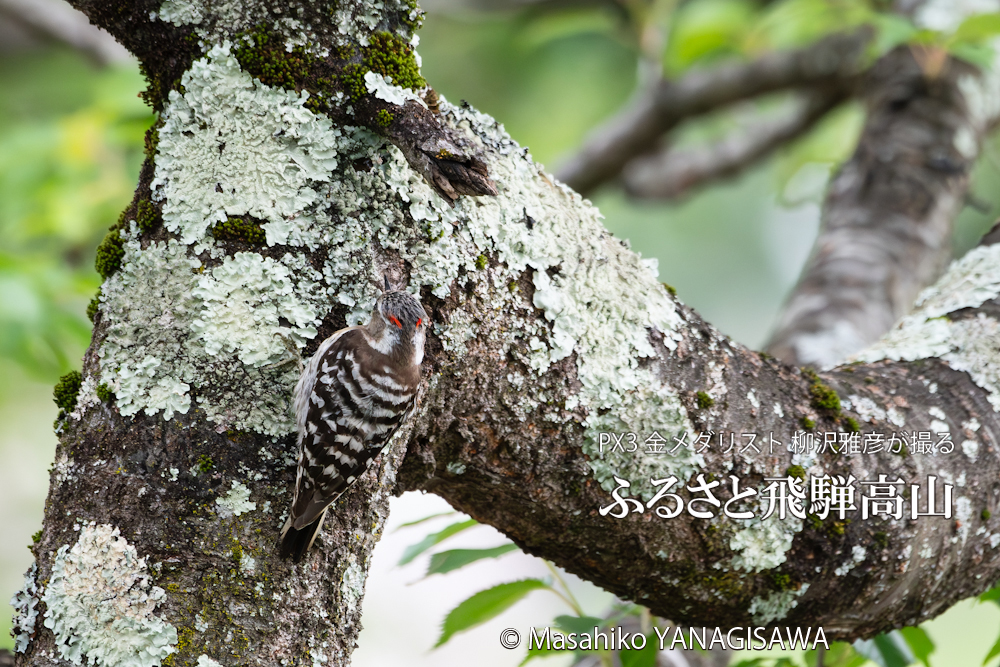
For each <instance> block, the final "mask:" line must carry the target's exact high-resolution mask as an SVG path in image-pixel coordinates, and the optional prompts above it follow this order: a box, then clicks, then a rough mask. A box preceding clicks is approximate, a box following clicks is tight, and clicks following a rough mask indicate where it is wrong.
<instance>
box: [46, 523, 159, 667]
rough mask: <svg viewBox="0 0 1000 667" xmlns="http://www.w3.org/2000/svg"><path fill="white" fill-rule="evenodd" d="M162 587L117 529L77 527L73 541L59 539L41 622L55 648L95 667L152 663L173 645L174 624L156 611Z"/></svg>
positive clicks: (150, 665) (152, 666) (70, 658)
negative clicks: (61, 543)
mask: <svg viewBox="0 0 1000 667" xmlns="http://www.w3.org/2000/svg"><path fill="white" fill-rule="evenodd" d="M165 598H166V592H165V591H164V590H163V589H162V588H159V587H158V586H153V585H151V584H150V581H149V571H148V569H147V567H146V559H145V558H140V557H139V555H138V553H137V552H136V550H135V547H133V546H131V545H130V544H129V543H128V541H127V540H126V539H125V538H124V537H121V536H120V535H119V533H118V529H117V528H115V527H113V526H110V525H108V524H101V525H97V524H94V523H91V524H87V525H84V526H82V527H81V529H80V537H79V539H78V540H77V541H76V543H75V544H74V545H73V546H72V548H71V547H70V546H69V545H66V546H62V547H60V548H59V550H58V551H57V552H56V556H55V559H54V560H53V563H52V575H51V577H50V579H49V583H48V585H47V586H46V589H45V594H44V596H43V597H42V601H43V602H45V605H46V607H47V609H48V611H47V612H46V616H45V627H47V628H49V629H50V630H51V631H52V634H53V635H54V637H55V646H56V649H57V650H58V651H59V655H60V656H61V657H62V658H63V659H65V660H68V661H70V662H72V663H74V664H77V665H82V664H84V662H87V663H88V664H92V665H97V666H98V667H155V666H156V665H159V664H160V663H161V662H162V661H163V659H164V658H166V657H167V656H168V655H170V654H171V653H173V652H174V646H175V645H176V644H177V629H176V628H175V627H174V626H172V625H170V624H169V623H166V622H165V621H163V620H162V619H161V618H159V617H158V616H157V615H156V613H155V611H156V607H157V606H159V605H160V604H161V603H162V602H163V601H164V600H165Z"/></svg>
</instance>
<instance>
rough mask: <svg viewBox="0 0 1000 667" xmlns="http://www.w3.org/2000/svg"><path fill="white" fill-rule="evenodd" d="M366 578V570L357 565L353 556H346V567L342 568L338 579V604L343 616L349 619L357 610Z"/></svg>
mask: <svg viewBox="0 0 1000 667" xmlns="http://www.w3.org/2000/svg"><path fill="white" fill-rule="evenodd" d="M367 576H368V571H367V569H366V568H362V567H360V566H359V565H358V560H357V558H356V557H355V556H354V554H348V555H347V567H345V568H344V573H343V574H342V575H341V577H340V603H341V609H343V610H344V614H345V616H347V617H350V616H352V615H353V614H354V612H355V611H356V610H357V608H358V604H359V603H360V602H361V597H362V596H363V595H364V590H365V579H366V578H367Z"/></svg>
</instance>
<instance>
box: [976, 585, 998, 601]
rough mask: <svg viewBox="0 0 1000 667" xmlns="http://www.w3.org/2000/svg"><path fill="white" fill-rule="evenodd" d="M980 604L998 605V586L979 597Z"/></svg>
mask: <svg viewBox="0 0 1000 667" xmlns="http://www.w3.org/2000/svg"><path fill="white" fill-rule="evenodd" d="M979 601H980V602H994V603H996V604H998V605H1000V586H994V587H993V588H991V589H990V590H988V591H986V592H985V593H983V594H982V595H980V596H979Z"/></svg>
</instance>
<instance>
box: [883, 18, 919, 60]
mask: <svg viewBox="0 0 1000 667" xmlns="http://www.w3.org/2000/svg"><path fill="white" fill-rule="evenodd" d="M874 23H875V28H876V29H877V31H878V35H877V37H876V38H875V44H874V48H873V51H874V53H872V54H871V55H872V56H873V58H878V57H880V56H884V55H885V54H886V53H888V52H889V51H892V50H893V49H894V48H896V47H897V46H899V45H900V44H906V43H907V42H909V41H911V40H912V39H913V37H914V35H916V34H917V33H918V32H919V31H920V29H919V28H917V26H915V25H913V22H912V21H910V19H908V18H906V17H905V16H901V15H899V14H877V15H876V16H875V19H874Z"/></svg>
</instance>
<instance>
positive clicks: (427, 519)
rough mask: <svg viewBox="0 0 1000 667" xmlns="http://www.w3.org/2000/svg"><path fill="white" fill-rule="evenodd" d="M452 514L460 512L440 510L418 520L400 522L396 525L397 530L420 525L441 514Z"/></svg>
mask: <svg viewBox="0 0 1000 667" xmlns="http://www.w3.org/2000/svg"><path fill="white" fill-rule="evenodd" d="M452 514H458V512H454V511H451V512H438V513H437V514H431V515H430V516H425V517H424V518H423V519H417V520H416V521H410V522H408V523H404V524H400V525H399V526H397V527H396V530H402V529H403V528H409V527H410V526H419V525H420V524H422V523H424V522H426V521H430V520H431V519H436V518H438V517H441V516H451V515H452Z"/></svg>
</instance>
